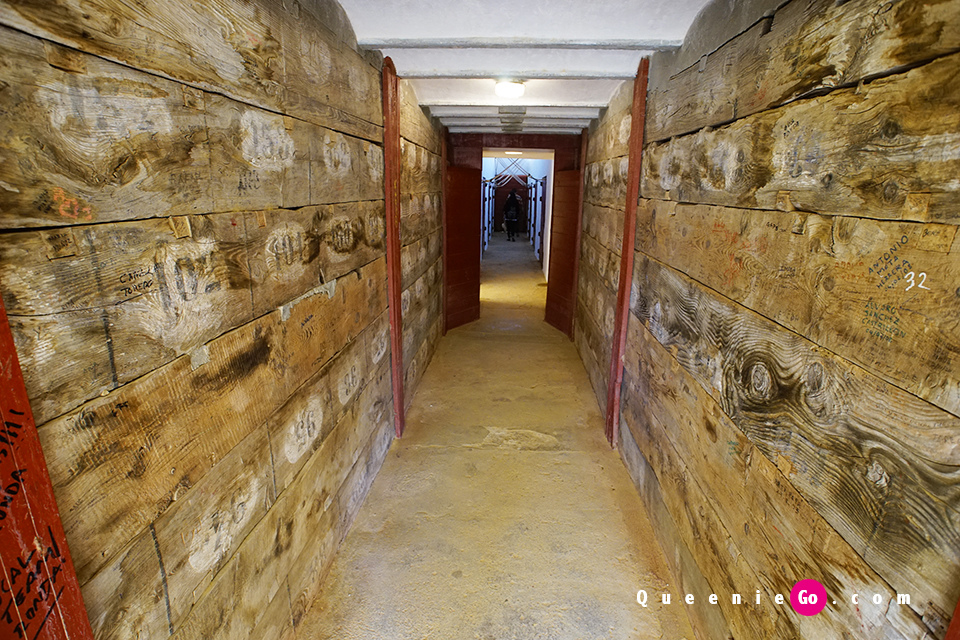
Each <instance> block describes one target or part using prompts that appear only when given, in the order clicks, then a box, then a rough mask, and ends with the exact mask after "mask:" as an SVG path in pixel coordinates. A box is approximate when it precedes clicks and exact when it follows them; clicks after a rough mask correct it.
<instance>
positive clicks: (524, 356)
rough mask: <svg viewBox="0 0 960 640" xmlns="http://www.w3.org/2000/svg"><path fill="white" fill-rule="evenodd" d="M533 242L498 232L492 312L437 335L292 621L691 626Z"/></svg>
mask: <svg viewBox="0 0 960 640" xmlns="http://www.w3.org/2000/svg"><path fill="white" fill-rule="evenodd" d="M545 292H546V285H545V282H544V280H543V274H542V272H541V271H540V270H539V264H538V263H537V262H536V260H535V259H534V257H533V252H532V250H531V249H530V246H529V244H527V243H525V242H516V243H508V242H506V240H505V236H504V234H495V236H494V237H493V238H492V239H491V243H490V249H489V250H488V251H487V253H486V255H485V257H484V262H483V274H482V287H481V303H482V311H481V319H480V320H479V321H477V322H474V323H471V324H468V325H466V326H464V327H461V328H458V329H455V330H453V331H451V332H450V333H449V334H448V335H447V336H446V337H445V338H444V339H443V340H442V341H441V343H440V346H439V349H438V351H437V354H436V356H435V358H434V360H433V362H432V363H431V364H430V367H429V368H428V370H427V372H426V375H425V377H424V380H423V384H422V386H421V388H420V389H419V390H418V391H417V394H416V396H415V398H414V401H413V405H412V407H411V409H410V412H409V414H408V424H407V431H406V434H405V435H404V437H403V438H402V439H400V440H397V441H395V442H394V444H393V446H392V448H391V449H390V452H389V454H388V456H387V458H386V461H385V462H384V465H383V468H382V470H381V472H380V474H379V475H378V476H377V478H376V480H375V482H374V484H373V487H372V489H371V492H370V495H369V497H368V498H367V500H366V502H365V503H364V505H363V507H362V508H361V509H360V512H359V516H358V518H357V521H356V523H355V524H354V526H353V527H352V529H351V530H350V533H349V535H348V536H347V538H346V540H345V541H344V543H343V546H342V547H341V549H340V551H339V553H338V554H337V556H336V558H335V560H334V563H333V567H332V569H331V571H330V574H329V576H328V577H327V580H326V583H325V585H324V586H323V587H322V589H321V591H322V593H321V595H320V597H319V599H318V600H317V601H316V602H315V603H314V605H313V607H312V608H311V610H310V612H309V613H308V614H307V619H306V620H305V621H304V623H303V625H302V627H301V629H300V630H299V631H298V634H297V635H298V637H299V638H310V639H311V640H321V639H324V638H337V639H342V640H351V639H356V640H361V639H362V640H373V639H377V640H395V639H396V640H400V639H412V638H417V639H422V638H434V639H438V640H459V639H468V638H469V639H473V638H477V639H482V640H507V639H517V640H524V639H534V638H537V639H553V638H556V639H558V640H561V639H562V640H575V639H585V640H586V639H600V638H603V639H618V638H624V639H626V638H630V639H631V640H635V639H638V638H639V639H645V638H662V639H665V640H679V639H680V638H692V637H693V633H692V631H691V630H690V627H689V623H688V622H687V620H686V617H685V614H684V612H683V609H682V605H678V604H676V603H675V604H674V605H672V606H668V607H662V608H661V607H660V605H659V604H657V603H653V602H651V603H650V606H649V608H646V609H644V608H642V607H641V606H639V605H638V604H637V603H636V593H637V590H638V589H640V588H646V589H648V590H650V589H652V590H654V591H659V590H661V589H665V588H666V587H667V586H668V585H669V584H670V583H671V577H670V575H669V572H668V570H667V568H666V564H665V562H664V559H663V556H662V553H661V551H660V549H659V547H658V546H657V545H656V542H655V541H654V535H653V531H652V529H651V525H650V522H649V520H648V518H647V515H646V513H645V512H644V510H643V507H642V504H641V502H640V498H639V497H638V495H637V492H636V490H635V489H634V487H633V486H632V484H631V480H630V478H629V476H628V474H627V471H626V469H625V468H624V466H623V463H622V462H621V461H620V460H619V459H618V455H617V453H616V452H615V451H612V450H611V449H610V447H609V446H608V444H607V443H606V441H605V440H604V437H603V420H602V417H601V415H600V412H599V410H598V407H597V403H596V400H595V397H594V395H593V393H592V391H591V389H590V384H589V382H588V380H587V375H586V373H585V371H584V368H583V365H582V364H581V362H580V360H579V357H578V356H577V353H576V350H575V348H574V346H573V343H571V342H570V341H569V340H568V339H567V337H566V336H564V335H562V334H561V333H560V332H559V331H557V330H556V329H553V328H552V327H550V326H549V325H547V324H546V323H544V322H543V305H544V297H545Z"/></svg>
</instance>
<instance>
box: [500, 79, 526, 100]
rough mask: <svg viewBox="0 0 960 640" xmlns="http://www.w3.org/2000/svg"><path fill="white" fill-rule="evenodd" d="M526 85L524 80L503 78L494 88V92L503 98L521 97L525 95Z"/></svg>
mask: <svg viewBox="0 0 960 640" xmlns="http://www.w3.org/2000/svg"><path fill="white" fill-rule="evenodd" d="M523 91H524V86H523V83H522V82H513V81H511V80H501V81H500V82H498V83H497V86H496V87H495V88H494V92H495V93H496V94H497V95H498V96H500V97H501V98H519V97H520V96H522V95H523Z"/></svg>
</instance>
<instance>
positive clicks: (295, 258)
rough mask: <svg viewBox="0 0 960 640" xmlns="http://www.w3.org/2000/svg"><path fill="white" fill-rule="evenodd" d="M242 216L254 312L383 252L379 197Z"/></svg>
mask: <svg viewBox="0 0 960 640" xmlns="http://www.w3.org/2000/svg"><path fill="white" fill-rule="evenodd" d="M243 215H244V224H245V225H246V229H247V237H248V251H249V256H250V258H249V259H250V277H251V280H252V283H253V293H252V295H253V303H254V314H255V315H261V314H263V313H265V312H267V311H268V310H270V309H274V308H276V307H278V306H280V305H282V304H285V303H287V302H289V301H290V300H292V299H294V298H296V297H297V296H299V295H302V294H303V293H305V292H307V291H310V290H311V289H313V288H315V287H317V286H320V284H321V283H323V282H330V281H332V280H335V279H337V278H338V277H340V276H342V275H344V274H345V273H347V272H349V271H353V270H354V269H358V268H360V267H362V266H363V265H366V264H369V263H370V262H373V261H374V260H376V259H377V258H379V257H381V256H383V254H384V225H385V222H384V212H383V202H380V201H374V202H355V203H350V204H338V205H324V206H314V207H305V208H302V209H299V210H297V211H288V210H276V211H256V212H248V213H245V214H243Z"/></svg>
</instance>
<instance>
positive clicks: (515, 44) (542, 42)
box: [358, 38, 683, 51]
mask: <svg viewBox="0 0 960 640" xmlns="http://www.w3.org/2000/svg"><path fill="white" fill-rule="evenodd" d="M358 44H360V45H361V46H363V47H367V48H369V49H608V50H609V49H615V50H616V49H619V50H633V49H646V50H649V51H670V50H672V49H676V48H678V47H679V46H680V45H681V44H683V41H682V40H658V39H643V40H567V39H556V40H547V39H541V38H536V39H533V38H531V39H527V38H369V39H365V40H359V41H358Z"/></svg>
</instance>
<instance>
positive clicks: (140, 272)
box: [0, 214, 253, 423]
mask: <svg viewBox="0 0 960 640" xmlns="http://www.w3.org/2000/svg"><path fill="white" fill-rule="evenodd" d="M236 223H237V219H236V218H235V217H233V216H231V215H229V214H222V215H210V216H191V217H190V218H189V222H188V227H189V235H184V236H183V237H177V235H179V234H177V233H176V232H175V231H174V229H173V228H172V227H171V224H170V221H169V220H163V219H153V220H145V221H140V222H123V223H112V224H103V225H90V226H85V227H83V228H69V227H68V228H61V229H56V230H50V231H26V232H22V233H15V234H14V233H5V234H0V281H2V282H3V295H4V302H5V304H6V305H7V308H8V309H9V310H10V314H11V316H12V323H13V325H12V326H13V327H14V330H15V335H16V336H17V340H18V348H19V354H20V357H21V359H22V360H23V362H24V371H25V373H26V380H27V388H28V391H29V393H30V397H31V402H32V405H33V408H34V411H35V413H36V416H37V421H38V422H41V423H42V422H45V421H47V420H49V419H51V418H53V417H55V416H57V415H60V414H62V413H64V412H65V411H68V410H70V409H72V408H73V407H75V406H77V405H78V404H79V403H80V402H83V401H85V400H88V399H90V398H93V397H94V396H96V395H98V394H99V393H100V392H101V391H103V390H105V389H112V388H115V387H116V386H118V385H120V384H124V383H126V382H129V381H130V380H133V379H136V378H138V377H140V376H142V375H143V374H145V373H147V372H149V371H151V370H152V369H154V368H156V367H158V366H161V365H163V364H165V363H167V362H169V361H170V360H172V359H173V358H175V357H177V356H179V355H181V354H184V353H188V352H190V351H192V350H193V349H196V348H197V347H199V346H200V345H202V344H204V343H206V342H207V341H209V340H211V339H213V338H214V337H216V336H218V335H220V334H221V333H223V332H224V331H227V330H229V329H232V328H234V327H236V326H238V325H240V324H241V323H243V322H246V321H249V320H250V319H252V317H253V313H252V309H251V307H250V294H249V291H248V287H249V278H248V276H247V256H246V250H245V247H244V240H243V222H242V220H240V224H239V225H238V224H236ZM51 257H55V258H56V259H51ZM29 316H33V317H29Z"/></svg>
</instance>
